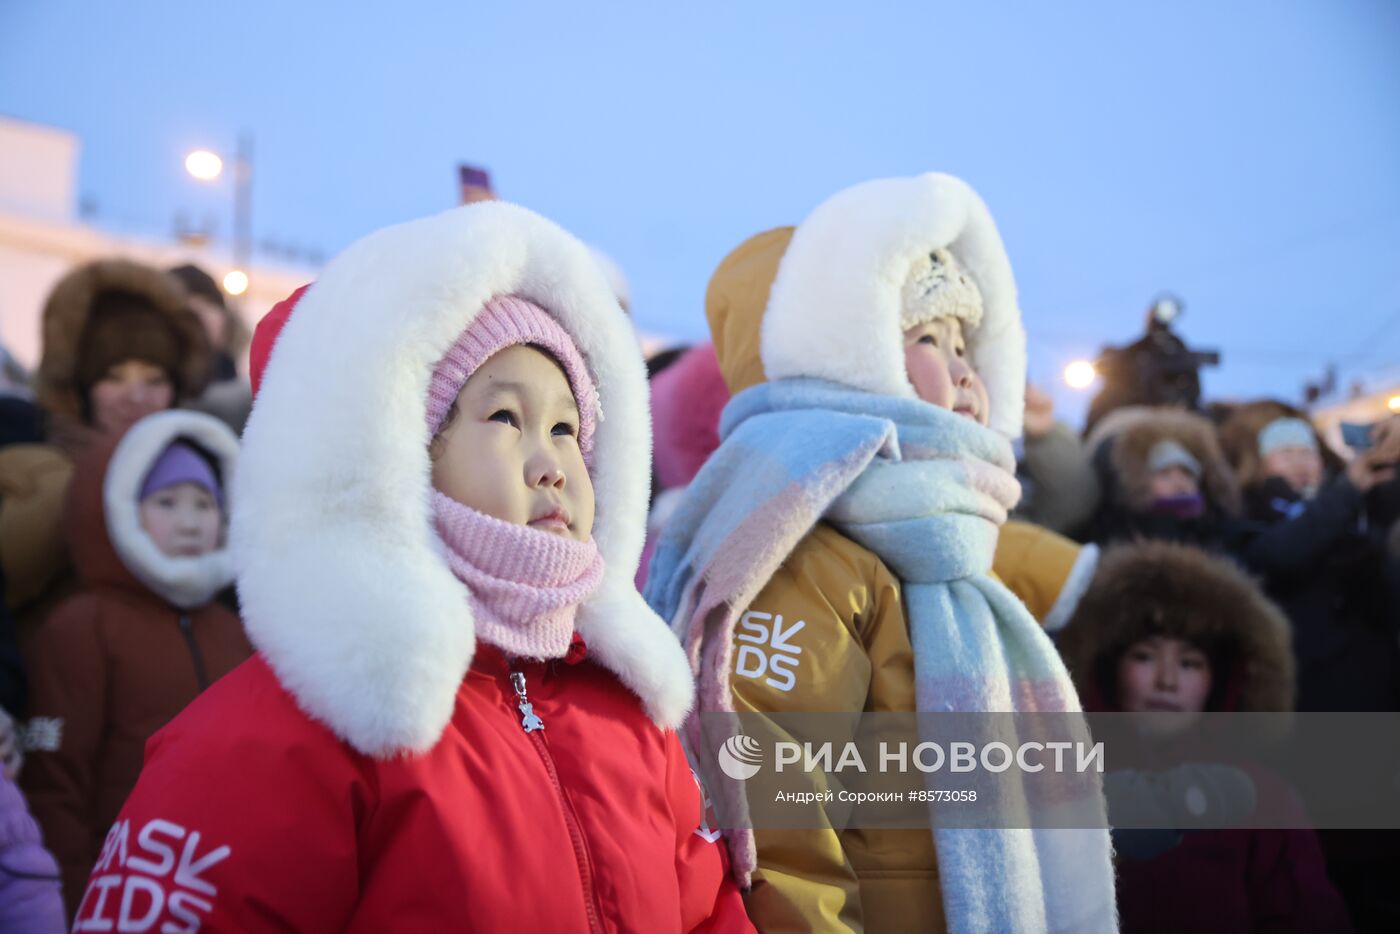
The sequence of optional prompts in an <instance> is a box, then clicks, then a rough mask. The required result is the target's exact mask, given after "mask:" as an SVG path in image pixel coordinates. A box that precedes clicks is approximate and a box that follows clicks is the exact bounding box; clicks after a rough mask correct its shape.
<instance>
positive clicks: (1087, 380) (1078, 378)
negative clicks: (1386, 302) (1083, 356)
mask: <svg viewBox="0 0 1400 934" xmlns="http://www.w3.org/2000/svg"><path fill="white" fill-rule="evenodd" d="M1098 378H1099V371H1098V370H1097V369H1095V368H1094V365H1093V364H1092V363H1090V362H1089V361H1088V360H1076V361H1074V362H1073V363H1071V364H1070V365H1069V366H1067V367H1065V383H1066V384H1068V385H1069V387H1070V388H1071V389H1088V388H1089V387H1090V386H1092V385H1094V380H1096V379H1098Z"/></svg>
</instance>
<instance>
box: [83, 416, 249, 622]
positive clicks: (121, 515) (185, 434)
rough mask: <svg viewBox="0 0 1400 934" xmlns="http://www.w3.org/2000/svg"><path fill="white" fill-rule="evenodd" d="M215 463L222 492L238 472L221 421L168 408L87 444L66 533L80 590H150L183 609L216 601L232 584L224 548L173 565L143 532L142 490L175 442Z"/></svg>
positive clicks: (233, 444)
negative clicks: (116, 434)
mask: <svg viewBox="0 0 1400 934" xmlns="http://www.w3.org/2000/svg"><path fill="white" fill-rule="evenodd" d="M178 440H185V441H190V442H193V443H194V444H195V445H196V446H197V447H198V448H199V449H200V450H201V451H203V452H204V453H205V454H207V455H208V456H209V457H210V458H212V459H213V461H214V463H215V465H216V470H217V473H218V476H219V480H220V483H221V484H222V485H223V487H224V489H225V490H227V489H228V484H229V481H230V480H231V479H232V478H233V476H234V471H235V469H236V468H237V465H238V438H237V437H236V436H235V435H234V434H233V432H232V431H230V430H229V429H228V427H227V426H226V425H224V423H223V422H221V421H219V420H218V419H216V418H214V417H212V416H209V415H204V414H201V413H199V412H186V411H183V410H180V409H171V410H170V411H167V412H157V413H156V414H154V415H148V416H146V417H145V418H143V419H141V420H140V421H139V422H137V423H136V424H134V425H132V426H131V427H130V428H129V429H127V431H126V432H125V433H124V434H122V435H121V436H120V437H119V438H116V437H108V438H106V439H104V441H103V442H101V443H97V444H92V445H89V446H88V448H87V449H86V450H85V451H84V452H83V454H82V456H81V457H80V458H79V459H78V462H77V464H76V466H75V467H74V470H73V480H72V482H71V483H70V485H69V488H68V499H67V503H66V506H65V509H64V534H65V537H66V538H67V541H68V550H69V553H70V554H71V555H72V556H73V564H74V566H75V567H76V568H77V571H78V576H79V578H80V580H81V581H82V584H83V586H84V587H116V588H119V589H135V590H139V591H149V592H151V593H153V594H155V595H156V596H157V597H158V598H159V599H161V600H162V601H164V602H165V603H168V604H170V605H171V606H174V607H176V608H177V609H180V610H192V609H196V608H198V607H201V606H204V605H205V604H207V603H209V602H210V601H211V600H213V599H214V597H215V595H217V594H218V592H219V591H221V590H223V589H224V588H226V587H228V586H229V585H230V584H232V583H233V557H232V555H231V554H230V552H229V550H228V547H227V546H226V545H221V546H220V547H219V548H218V549H216V550H215V551H212V552H210V553H209V554H207V555H201V556H200V557H197V558H171V557H169V556H167V555H165V554H164V553H162V552H161V551H160V549H159V548H157V547H156V543H155V542H154V541H153V540H152V539H151V537H150V535H148V534H147V533H146V531H145V530H144V529H143V528H141V518H140V495H141V486H142V484H143V483H144V482H145V480H146V476H147V474H149V473H150V470H151V467H152V466H153V465H154V464H155V462H156V460H157V459H158V458H159V457H160V455H161V454H162V453H164V451H165V449H166V448H167V447H169V446H170V444H171V443H172V442H174V441H178Z"/></svg>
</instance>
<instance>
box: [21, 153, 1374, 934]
mask: <svg viewBox="0 0 1400 934" xmlns="http://www.w3.org/2000/svg"><path fill="white" fill-rule="evenodd" d="M699 298H700V297H699V296H697V301H698V300H699ZM704 307H705V313H706V317H707V319H708V324H709V330H710V334H711V340H710V341H708V342H705V343H701V344H697V345H694V346H688V347H677V348H673V349H671V350H669V351H666V352H664V353H662V354H658V355H656V356H655V357H653V358H652V359H651V360H644V359H643V357H642V354H641V351H640V349H639V343H638V340H637V337H636V334H635V333H634V331H633V329H632V327H631V324H630V321H629V319H628V317H627V315H626V313H625V310H624V308H623V307H620V305H619V300H618V296H617V293H616V289H615V288H614V287H613V286H611V285H610V283H609V275H608V273H607V272H606V271H604V270H602V269H601V268H600V266H599V263H598V261H597V259H596V258H595V256H594V254H593V253H592V252H591V251H590V250H589V248H587V247H586V246H585V245H583V244H582V243H580V242H579V241H577V240H576V239H575V238H573V237H572V236H571V235H570V234H568V233H567V232H565V231H563V230H562V229H560V228H559V227H557V226H556V225H554V224H553V223H551V222H549V221H547V220H545V219H544V218H542V217H540V216H538V215H536V214H534V213H532V212H530V211H528V210H526V209H523V208H520V207H517V206H514V205H510V204H505V203H500V202H494V201H490V200H487V201H484V202H482V203H475V204H470V205H467V206H463V207H460V208H457V209H455V210H452V211H449V212H447V213H445V214H442V215H439V216H436V217H431V218H426V219H423V220H420V221H415V222H412V223H408V224H403V225H400V226H397V227H392V228H388V229H385V230H382V231H379V232H376V233H373V234H371V235H369V236H368V237H366V238H364V239H363V240H361V241H360V242H358V243H356V244H354V245H352V246H351V247H349V248H348V249H347V250H345V251H344V253H342V254H341V255H340V256H339V257H337V258H336V259H335V260H333V261H332V262H331V263H330V264H329V265H328V266H327V267H326V268H325V269H324V270H323V272H322V273H321V275H320V276H319V277H318V279H317V280H316V282H314V283H312V284H310V285H309V286H307V287H303V288H302V289H299V290H298V291H297V292H296V293H294V294H293V295H291V296H289V297H288V298H287V299H286V300H285V301H283V302H282V303H280V304H279V305H278V306H276V307H275V308H274V309H273V310H272V311H271V312H270V313H269V314H268V315H267V316H266V317H265V318H264V319H263V320H262V321H261V322H259V324H258V326H257V329H256V331H255V332H254V333H252V334H251V335H250V334H249V333H248V331H247V329H246V328H245V327H244V326H243V324H242V322H241V319H240V318H239V317H238V316H237V315H236V314H234V313H233V311H232V310H231V309H230V308H229V306H228V305H227V303H226V301H225V298H224V296H223V294H222V293H221V291H220V290H219V288H218V286H217V285H216V284H215V283H214V281H213V280H212V279H211V278H210V277H209V276H208V275H207V274H205V273H204V272H203V271H201V270H199V269H198V268H196V267H193V266H182V267H179V268H176V269H171V270H160V269H155V268H151V267H149V266H145V265H141V264H138V263H135V262H131V261H127V260H119V259H110V260H101V261H97V262H92V263H88V264H85V265H82V266H79V267H78V268H76V269H74V270H73V271H72V272H70V273H69V274H68V275H67V276H66V277H64V278H63V279H62V281H60V282H59V283H58V285H57V286H56V287H55V288H54V290H53V292H52V294H51V295H50V297H49V300H48V304H47V306H46V307H45V310H44V316H43V342H42V359H41V361H40V364H39V366H38V369H37V371H36V372H35V373H34V375H33V377H32V379H31V380H30V381H29V384H28V385H23V384H17V385H15V386H14V387H12V389H11V391H10V392H9V393H8V394H7V395H5V396H4V397H0V590H3V596H4V599H3V602H0V611H2V612H3V617H2V618H0V627H2V628H0V708H3V710H2V711H0V758H3V761H4V776H3V779H0V928H5V929H11V928H12V929H14V930H34V931H48V930H61V929H63V928H64V927H65V925H71V926H72V927H73V929H75V930H122V931H145V930H166V931H196V930H218V931H255V930H297V931H337V930H364V931H369V930H497V929H504V928H507V927H509V928H513V929H517V930H524V931H565V930H568V931H572V930H590V931H603V930H646V931H653V930H676V929H681V930H687V931H690V930H710V931H748V930H755V929H756V930H762V931H790V930H812V931H852V932H857V931H872V932H885V931H903V930H910V931H915V930H917V931H939V930H947V931H951V932H960V934H961V932H1020V931H1028V932H1038V931H1053V932H1065V934H1070V932H1075V934H1077V932H1091V934H1092V932H1109V931H1118V930H1122V931H1125V932H1151V931H1186V930H1190V931H1230V932H1237V931H1260V932H1262V931H1271V932H1273V931H1298V932H1314V931H1327V932H1330V931H1339V932H1341V931H1352V930H1357V931H1371V930H1376V931H1380V930H1385V931H1390V930H1396V929H1400V900H1397V898H1396V896H1395V894H1394V890H1393V886H1392V885H1391V882H1392V881H1393V880H1394V879H1395V878H1397V873H1400V855H1397V852H1396V850H1397V848H1396V847H1395V845H1394V844H1395V842H1396V840H1395V838H1394V835H1393V834H1391V833H1387V832H1384V831H1352V832H1340V831H1330V830H1327V831H1323V832H1321V833H1319V832H1315V831H1313V830H1310V829H1307V827H1306V819H1305V818H1304V817H1300V820H1299V822H1298V826H1297V827H1295V828H1293V829H1282V830H1259V829H1229V828H1224V829H1212V830H1189V829H1182V828H1179V827H1164V828H1162V830H1164V831H1166V833H1165V834H1159V835H1142V834H1137V835H1134V834H1133V833H1131V832H1124V833H1120V832H1118V831H1110V830H1109V829H1106V828H1108V826H1109V824H1110V823H1111V814H1109V815H1108V816H1106V818H1105V820H1104V822H1103V828H1105V829H1078V830H1058V831H1045V830H1037V831H1032V830H1028V829H1019V830H1018V829H995V830H993V829H982V830H958V829H950V828H946V827H939V826H937V825H938V821H937V819H936V814H935V815H933V819H932V823H933V824H934V825H935V829H934V830H931V831H930V830H892V829H866V828H856V827H849V826H844V825H839V824H838V823H836V822H835V821H833V822H832V823H830V824H829V825H826V826H821V827H815V828H811V829H802V830H797V829H770V828H766V827H761V826H759V827H754V828H734V829H726V830H725V831H723V832H720V831H718V830H712V829H711V827H712V826H714V825H713V822H712V820H711V818H709V817H707V816H706V812H705V809H706V807H707V805H708V804H709V803H710V800H708V799H719V798H725V797H726V796H733V795H739V796H742V794H743V790H742V787H741V786H735V785H734V784H732V783H726V781H725V780H724V779H723V778H722V777H718V778H717V777H715V776H714V775H712V773H713V772H714V770H713V768H711V767H710V766H709V764H708V762H707V760H708V758H709V757H708V756H707V753H708V752H710V751H709V750H708V749H707V748H706V746H705V739H704V734H703V732H702V729H701V727H700V718H701V717H703V716H705V715H708V714H730V713H743V714H751V715H758V716H773V717H779V718H781V715H783V714H788V713H797V712H812V711H820V712H833V713H860V712H915V711H953V712H961V713H968V714H976V713H991V712H1017V713H1039V712H1048V713H1068V714H1075V713H1077V712H1078V711H1080V710H1084V711H1101V712H1113V711H1120V712H1132V713H1138V712H1152V711H1174V712H1177V713H1200V712H1232V711H1239V712H1287V711H1301V712H1313V711H1319V712H1320V711H1327V712H1345V711H1366V712H1388V711H1396V710H1400V521H1397V520H1400V480H1398V479H1397V477H1396V465H1397V463H1400V418H1394V419H1390V420H1387V421H1382V422H1380V423H1378V424H1376V425H1375V426H1373V427H1372V428H1371V429H1370V431H1371V437H1370V440H1371V445H1370V447H1369V448H1366V449H1364V450H1360V451H1357V452H1352V453H1351V455H1350V457H1349V458H1347V459H1344V458H1343V457H1341V456H1340V455H1339V454H1338V453H1336V452H1334V451H1333V450H1331V449H1330V448H1329V446H1328V445H1327V443H1326V442H1325V441H1324V440H1323V438H1322V437H1321V436H1320V435H1319V433H1318V432H1317V430H1316V429H1315V428H1314V426H1313V424H1312V423H1311V422H1310V421H1309V418H1308V415H1307V413H1306V412H1305V411H1303V410H1301V409H1299V408H1297V407H1295V406H1292V405H1290V404H1288V403H1286V402H1283V401H1279V400H1269V399H1261V400H1250V401H1244V402H1236V403H1217V404H1213V405H1210V406H1198V407H1161V406H1148V405H1137V404H1133V401H1134V400H1132V399H1130V398H1128V399H1123V400H1119V402H1118V403H1117V404H1115V407H1113V408H1112V409H1111V411H1104V412H1100V413H1098V417H1097V418H1096V419H1095V422H1094V424H1093V426H1092V430H1091V431H1089V432H1088V433H1087V435H1081V434H1080V433H1079V432H1077V431H1075V430H1074V429H1072V428H1071V427H1070V426H1068V425H1066V424H1064V423H1062V422H1060V421H1057V420H1056V418H1055V415H1054V412H1053V406H1052V405H1051V403H1050V400H1049V398H1048V397H1047V396H1046V395H1045V394H1043V393H1041V392H1039V391H1038V390H1036V389H1035V388H1034V387H1028V386H1027V384H1026V342H1025V337H1024V330H1023V327H1022V321H1021V309H1020V307H1019V305H1018V301H1017V295H1016V287H1015V283H1014V278H1013V274H1012V268H1011V263H1010V261H1009V259H1008V257H1007V255H1006V253H1005V251H1004V249H1003V247H1002V244H1001V240H1000V237H999V235H998V233H997V230H996V227H995V224H994V222H993V220H992V216H991V214H990V212H989V210H988V209H987V207H986V205H985V204H984V203H983V202H982V201H981V199H980V198H979V197H978V196H977V195H976V193H975V192H974V191H973V190H972V189H971V188H970V187H969V186H967V185H966V184H965V183H964V182H962V181H960V180H958V179H955V178H952V177H950V176H946V175H937V174H930V175H924V176H918V177H913V178H899V179H885V180H879V181H874V182H868V183H865V184H862V185H858V186H855V187H853V188H850V189H847V190H845V191H841V192H838V193H836V194H835V195H833V196H832V197H831V198H829V199H827V200H826V201H824V202H823V203H822V204H820V205H819V206H817V207H816V208H815V210H814V211H813V212H812V213H811V214H810V215H809V216H808V217H807V218H806V219H805V220H804V221H802V222H801V223H800V224H798V225H796V226H792V227H780V228H776V229H773V230H768V231H765V232H761V233H758V234H756V235H755V236H753V237H751V238H749V239H748V240H746V241H744V242H743V243H742V244H740V245H738V246H737V247H736V248H735V249H734V250H733V251H732V252H731V253H730V254H729V255H728V256H726V257H725V258H724V260H723V261H722V262H721V263H720V265H719V267H718V269H717V270H716V271H715V273H714V275H713V277H712V278H711V280H710V284H709V288H708V291H707V294H706V295H705V296H704ZM1050 325H1051V323H1046V324H1045V326H1050ZM245 351H246V352H247V353H248V359H249V361H250V362H249V368H248V370H249V372H248V376H247V377H246V378H245V376H244V375H243V374H242V373H240V370H239V366H238V362H239V361H241V360H242V359H243V356H244V353H245ZM648 405H649V408H648ZM783 619H786V620H788V621H790V622H789V623H788V624H787V625H786V626H785V627H783V624H782V623H781V622H780V621H781V620H783ZM768 620H777V621H779V622H778V623H776V624H775V625H774V626H773V627H772V628H771V629H770V628H768V627H766V626H765V625H763V624H761V622H755V621H768ZM741 624H742V626H743V627H744V628H743V630H742V632H739V627H740V625H741ZM760 630H762V631H763V633H764V638H763V639H762V640H759V639H758V638H757V637H756V636H755V635H753V633H754V632H757V631H760ZM756 642H760V643H762V645H761V648H762V650H763V651H761V652H758V650H757V649H755V650H754V651H752V652H748V653H745V652H742V651H738V650H737V647H740V646H750V647H751V646H752V645H753V644H754V643H756ZM754 652H758V654H757V655H755V654H754ZM755 658H761V660H762V661H763V662H764V664H762V665H755V664H752V662H753V660H754V659H755ZM1158 742H1160V743H1163V744H1169V743H1170V742H1171V739H1170V737H1165V738H1160V739H1159V740H1158ZM692 769H693V770H694V771H692ZM1256 778H1257V779H1258V785H1259V794H1260V795H1261V796H1267V795H1269V794H1274V795H1279V796H1284V797H1287V794H1288V792H1287V790H1286V789H1275V788H1273V786H1272V785H1270V784H1269V782H1268V780H1267V779H1266V778H1262V777H1259V776H1256ZM1094 794H1095V796H1096V797H1095V807H1097V808H1098V809H1099V810H1100V811H1103V810H1104V809H1105V807H1106V805H1105V804H1104V801H1103V800H1101V799H1103V797H1104V795H1103V791H1102V789H1099V788H1098V786H1097V785H1096V786H1095V789H1094ZM939 806H940V805H938V804H934V805H930V807H931V808H934V809H936V808H938V807H939ZM6 924H8V925H10V927H8V928H6V927H5V926H6Z"/></svg>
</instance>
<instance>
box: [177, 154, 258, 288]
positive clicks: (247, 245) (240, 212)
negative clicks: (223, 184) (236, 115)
mask: <svg viewBox="0 0 1400 934" xmlns="http://www.w3.org/2000/svg"><path fill="white" fill-rule="evenodd" d="M185 171H186V172H188V173H189V174H190V175H191V176H193V177H194V178H197V179H199V180H200V181H202V182H212V181H215V180H216V179H218V178H219V177H220V176H221V175H223V172H224V160H223V157H221V156H220V155H219V154H218V153H216V152H212V151H211V150H208V149H196V150H194V151H193V152H191V153H189V154H188V155H187V156H185ZM252 271H253V134H251V133H248V132H243V133H239V134H238V146H237V148H236V149H235V150H234V156H233V269H231V270H230V271H229V273H228V274H227V275H226V276H224V291H225V292H227V293H228V294H229V295H234V296H238V295H242V294H244V293H245V292H247V291H248V287H249V285H250V283H251V277H252Z"/></svg>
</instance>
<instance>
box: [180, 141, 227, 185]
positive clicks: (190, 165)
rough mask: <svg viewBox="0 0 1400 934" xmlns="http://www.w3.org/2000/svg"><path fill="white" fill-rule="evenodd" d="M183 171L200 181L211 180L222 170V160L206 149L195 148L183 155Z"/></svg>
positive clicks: (220, 173) (221, 172)
mask: <svg viewBox="0 0 1400 934" xmlns="http://www.w3.org/2000/svg"><path fill="white" fill-rule="evenodd" d="M185 171H186V172H189V173H190V174H191V175H193V176H194V177H195V178H197V179H199V180H200V181H201V182H212V181H213V180H214V179H216V178H218V177H219V176H220V175H222V174H223V172H224V160H223V159H220V158H219V156H218V154H217V153H212V152H210V151H209V150H207V149H196V150H195V151H194V152H192V153H190V154H189V155H188V156H185Z"/></svg>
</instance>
